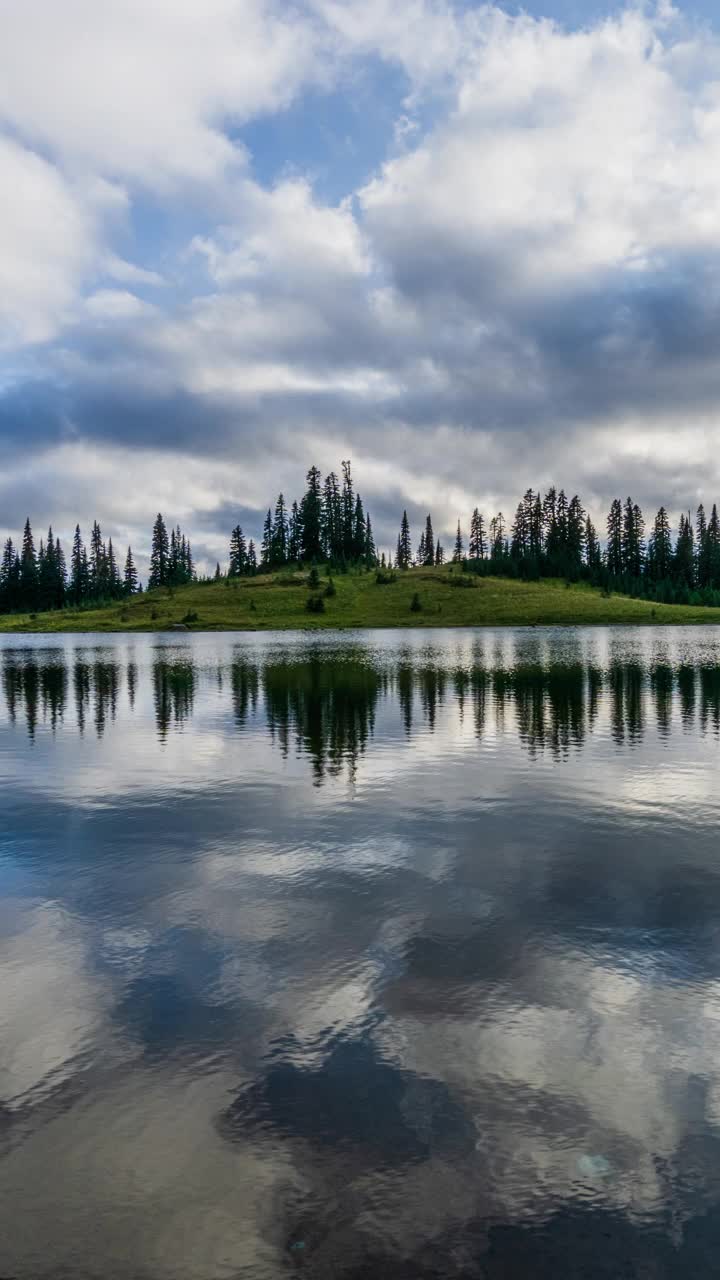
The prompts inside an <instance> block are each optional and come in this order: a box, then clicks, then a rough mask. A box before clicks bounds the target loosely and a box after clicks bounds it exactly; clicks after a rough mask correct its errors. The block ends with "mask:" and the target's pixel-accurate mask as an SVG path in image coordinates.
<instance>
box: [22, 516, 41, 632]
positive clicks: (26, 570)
mask: <svg viewBox="0 0 720 1280" xmlns="http://www.w3.org/2000/svg"><path fill="white" fill-rule="evenodd" d="M20 595H21V602H22V607H23V609H26V610H30V611H32V610H35V609H37V607H38V596H39V578H38V562H37V555H36V553H35V543H34V541H33V534H32V529H31V528H30V521H29V519H28V520H26V521H25V529H24V531H23V540H22V550H21V552H20Z"/></svg>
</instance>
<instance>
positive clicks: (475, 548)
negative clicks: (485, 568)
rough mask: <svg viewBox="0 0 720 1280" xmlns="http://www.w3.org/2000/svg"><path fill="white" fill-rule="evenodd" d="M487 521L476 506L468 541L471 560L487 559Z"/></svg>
mask: <svg viewBox="0 0 720 1280" xmlns="http://www.w3.org/2000/svg"><path fill="white" fill-rule="evenodd" d="M485 551H486V544H485V522H484V520H483V518H482V516H481V514H480V512H479V511H478V508H477V507H476V508H475V510H474V511H473V513H472V517H471V519H470V540H469V542H468V555H469V557H470V559H471V560H484V559H485Z"/></svg>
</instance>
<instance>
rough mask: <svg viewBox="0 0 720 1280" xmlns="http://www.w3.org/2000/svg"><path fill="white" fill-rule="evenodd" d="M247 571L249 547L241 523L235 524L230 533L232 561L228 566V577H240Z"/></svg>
mask: <svg viewBox="0 0 720 1280" xmlns="http://www.w3.org/2000/svg"><path fill="white" fill-rule="evenodd" d="M246 572H247V547H246V545H245V538H244V537H243V531H242V529H241V528H240V525H239V524H236V525H235V528H234V529H233V531H232V533H231V534H230V563H229V566H228V577H229V578H239V577H240V576H241V575H242V574H244V573H246Z"/></svg>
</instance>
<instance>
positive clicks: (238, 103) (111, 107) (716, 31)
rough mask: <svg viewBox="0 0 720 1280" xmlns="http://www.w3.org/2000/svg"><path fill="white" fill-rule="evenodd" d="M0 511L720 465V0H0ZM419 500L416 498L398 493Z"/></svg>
mask: <svg viewBox="0 0 720 1280" xmlns="http://www.w3.org/2000/svg"><path fill="white" fill-rule="evenodd" d="M0 29H2V32H3V38H2V41H0V181H1V182H2V190H3V200H2V202H0V436H1V438H2V443H3V446H4V447H3V462H2V467H1V468H0V534H2V536H3V537H5V536H7V535H8V534H11V535H12V536H13V537H14V538H17V536H18V533H19V531H20V530H21V528H22V524H23V522H24V520H25V517H26V516H29V517H30V519H31V521H32V524H33V527H34V529H35V530H36V534H37V535H39V533H40V532H41V531H42V530H43V529H44V528H46V527H47V524H48V523H49V522H52V524H53V527H54V529H55V531H56V533H57V532H59V533H60V534H61V535H62V536H63V537H65V538H67V537H68V536H69V535H70V533H71V531H72V529H73V528H74V526H75V523H76V522H77V521H78V520H79V521H80V522H81V524H82V525H83V527H84V528H85V530H86V531H87V529H88V528H89V525H90V524H91V523H92V520H93V519H95V518H97V519H98V520H99V521H100V523H101V525H102V528H103V533H104V534H105V535H106V536H108V535H110V536H112V537H113V541H114V543H115V545H116V547H119V548H120V550H121V553H122V551H123V550H124V547H125V546H126V545H127V543H128V542H130V543H132V545H133V548H134V550H135V551H136V553H137V557H138V561H139V563H140V566H141V567H144V566H145V565H146V554H147V549H148V544H149V535H150V528H151V524H152V520H153V518H154V515H155V513H156V512H157V511H158V510H161V511H162V512H163V513H164V515H165V516H166V519H167V520H168V521H169V522H171V523H173V524H174V523H176V522H178V521H179V522H180V523H181V524H182V526H183V528H184V529H185V530H186V531H187V532H188V533H189V534H190V535H191V537H192V539H193V544H194V547H195V551H196V555H197V557H198V559H199V561H200V564H201V567H203V566H205V565H207V566H214V563H215V560H216V559H217V558H220V559H221V560H223V559H226V557H227V542H228V536H229V531H230V529H231V528H232V526H233V525H234V524H235V523H237V521H238V520H239V521H240V522H241V523H242V524H243V527H244V529H245V532H246V533H247V534H248V535H250V536H257V535H258V534H259V532H260V529H261V525H262V518H263V513H264V511H265V510H266V508H267V506H268V504H269V503H271V502H272V503H274V500H275V497H276V495H277V493H278V491H280V490H282V491H283V492H284V494H285V496H286V498H287V499H288V500H290V501H291V500H292V498H293V497H299V496H300V495H301V492H302V489H303V483H304V475H305V472H306V471H307V468H308V467H309V465H310V464H311V463H316V464H317V465H318V466H319V467H320V468H321V470H322V471H323V472H325V471H328V470H330V469H331V468H335V469H336V470H338V471H339V470H340V461H341V459H343V458H351V459H352V462H353V470H354V474H355V478H356V482H357V485H358V487H359V488H360V490H361V491H362V493H363V496H364V498H365V501H366V505H367V507H368V508H369V510H370V513H371V515H372V517H373V524H374V528H375V531H376V536H377V538H378V542H379V544H380V546H381V547H386V548H389V547H390V546H392V545H394V543H395V540H396V536H397V528H398V524H399V518H400V515H401V513H402V509H403V507H407V510H408V514H409V516H410V520H411V528H413V534H415V533H416V532H417V534H418V535H419V532H420V521H421V520H423V519H424V516H425V513H426V512H427V511H428V510H430V511H432V515H433V521H434V524H435V527H436V530H438V531H440V532H441V534H442V535H443V536H444V537H445V539H446V540H447V541H449V539H450V537H451V531H452V530H453V529H454V527H455V524H456V522H457V519H458V518H461V520H462V521H463V524H464V526H465V527H466V528H467V524H468V522H469V514H470V512H471V511H472V508H473V507H474V506H475V505H478V506H479V507H480V508H481V510H483V511H484V512H485V513H486V514H487V515H492V514H494V512H496V511H497V510H503V511H504V512H505V513H506V514H508V513H509V514H511V513H512V510H513V508H514V506H515V504H516V503H517V500H518V497H519V496H520V494H521V493H522V492H523V491H524V490H525V489H526V488H527V487H528V486H532V487H533V488H541V489H542V488H545V487H547V486H549V485H550V484H552V483H554V484H556V485H557V486H564V487H565V488H566V490H567V491H568V492H569V493H574V492H579V493H580V494H581V496H582V497H583V499H584V501H585V504H586V506H587V507H588V508H589V510H590V511H591V513H592V514H593V515H594V517H595V518H596V519H597V520H598V521H599V522H600V523H601V524H602V523H603V522H604V513H605V511H606V509H607V506H608V505H609V502H610V500H611V499H612V498H613V497H615V496H623V497H624V496H627V495H628V494H631V495H632V496H633V498H634V499H635V500H636V501H639V502H640V503H641V505H642V506H643V508H644V509H645V512H646V516H647V515H648V514H649V515H650V516H652V514H654V511H655V509H656V508H657V507H658V506H659V505H660V504H661V503H664V504H665V505H666V506H667V507H668V509H669V510H670V512H671V513H672V515H673V518H674V519H677V515H678V513H679V512H680V511H682V510H686V509H689V508H690V509H692V508H694V507H695V506H696V505H697V503H698V501H699V500H701V499H702V500H703V501H705V502H706V503H709V502H712V501H713V500H714V499H715V498H716V497H718V498H720V449H719V447H718V446H719V445H720V430H719V429H718V407H719V406H720V361H719V360H718V348H719V346H720V216H719V215H720V12H719V11H718V10H717V6H716V5H713V4H711V3H710V0H695V2H694V3H683V4H680V3H676V4H675V5H672V4H670V3H666V2H662V0H661V2H660V3H657V4H654V3H648V4H639V5H638V4H630V5H622V4H620V5H608V4H606V3H601V2H600V0H587V3H581V0H533V3H529V4H528V5H527V6H524V7H522V6H520V5H516V4H514V3H506V4H502V5H501V4H499V3H498V4H472V3H468V2H467V0H464V2H463V0H456V2H455V3H452V0H283V2H279V0H278V2H275V0H152V3H150V4H148V3H147V0H103V3H102V4H98V3H97V0H63V3H62V4H58V3H57V2H56V0H25V3H24V4H23V5H22V6H19V5H18V4H17V3H16V0H0ZM413 526H414V527H413Z"/></svg>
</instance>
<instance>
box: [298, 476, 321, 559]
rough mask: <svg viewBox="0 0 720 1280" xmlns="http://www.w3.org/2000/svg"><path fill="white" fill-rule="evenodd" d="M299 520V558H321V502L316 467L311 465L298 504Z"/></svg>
mask: <svg viewBox="0 0 720 1280" xmlns="http://www.w3.org/2000/svg"><path fill="white" fill-rule="evenodd" d="M300 522H301V528H302V533H301V540H300V559H301V560H304V561H305V562H306V563H310V562H311V561H313V560H320V559H322V526H323V504H322V490H321V487H320V472H319V471H318V469H317V467H311V468H310V470H309V471H308V473H307V489H306V491H305V496H304V497H303V500H302V503H301V504H300Z"/></svg>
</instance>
